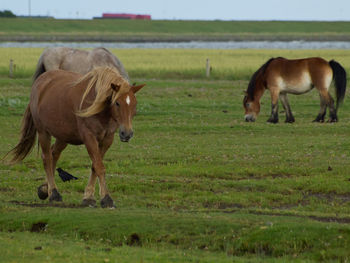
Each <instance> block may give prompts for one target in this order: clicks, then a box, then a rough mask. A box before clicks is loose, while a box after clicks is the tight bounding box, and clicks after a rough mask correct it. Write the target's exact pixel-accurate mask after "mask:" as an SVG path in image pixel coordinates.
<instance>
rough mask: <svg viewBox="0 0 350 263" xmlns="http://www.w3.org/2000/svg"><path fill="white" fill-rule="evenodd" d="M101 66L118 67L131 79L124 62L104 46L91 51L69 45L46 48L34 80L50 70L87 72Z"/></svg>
mask: <svg viewBox="0 0 350 263" xmlns="http://www.w3.org/2000/svg"><path fill="white" fill-rule="evenodd" d="M101 66H106V67H114V68H116V69H117V70H118V71H119V72H120V74H121V75H122V76H123V77H124V79H126V80H127V81H129V76H128V73H127V72H126V70H125V69H124V66H123V64H122V62H121V61H120V60H119V59H118V58H117V57H116V56H115V55H113V54H112V53H111V52H110V51H109V50H108V49H106V48H103V47H98V48H94V49H93V50H90V51H87V50H80V49H74V48H68V47H53V48H46V49H45V50H44V52H43V53H42V54H41V56H40V58H39V61H38V64H37V66H36V70H35V73H34V75H33V81H35V80H36V79H37V78H38V77H39V76H40V75H41V74H42V73H44V72H46V71H49V70H54V69H62V70H66V71H73V72H77V73H80V74H86V73H88V72H89V71H91V70H92V69H93V68H94V67H101Z"/></svg>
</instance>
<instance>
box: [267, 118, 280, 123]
mask: <svg viewBox="0 0 350 263" xmlns="http://www.w3.org/2000/svg"><path fill="white" fill-rule="evenodd" d="M267 122H269V123H274V124H276V123H278V119H277V120H276V119H268V120H267Z"/></svg>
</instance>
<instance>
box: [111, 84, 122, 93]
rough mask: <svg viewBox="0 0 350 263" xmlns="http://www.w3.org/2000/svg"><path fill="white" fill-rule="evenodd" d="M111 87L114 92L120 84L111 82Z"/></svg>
mask: <svg viewBox="0 0 350 263" xmlns="http://www.w3.org/2000/svg"><path fill="white" fill-rule="evenodd" d="M111 88H112V89H113V90H114V91H115V92H118V91H119V89H120V85H116V84H113V83H111Z"/></svg>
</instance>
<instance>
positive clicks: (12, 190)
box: [0, 187, 15, 193]
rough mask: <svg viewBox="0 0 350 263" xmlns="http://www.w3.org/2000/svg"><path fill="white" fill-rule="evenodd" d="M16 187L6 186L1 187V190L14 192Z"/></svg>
mask: <svg viewBox="0 0 350 263" xmlns="http://www.w3.org/2000/svg"><path fill="white" fill-rule="evenodd" d="M14 191H15V189H13V188H5V187H0V192H3V193H6V192H14Z"/></svg>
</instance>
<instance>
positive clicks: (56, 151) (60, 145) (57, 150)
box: [38, 139, 67, 199]
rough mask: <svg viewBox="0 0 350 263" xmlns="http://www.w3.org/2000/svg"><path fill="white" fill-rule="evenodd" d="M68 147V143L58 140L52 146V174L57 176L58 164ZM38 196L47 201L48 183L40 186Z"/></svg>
mask: <svg viewBox="0 0 350 263" xmlns="http://www.w3.org/2000/svg"><path fill="white" fill-rule="evenodd" d="M66 147H67V143H65V142H62V141H60V140H58V139H56V141H55V143H54V144H53V145H52V146H51V154H52V174H53V175H55V169H56V163H57V161H58V159H59V158H60V155H61V152H62V151H63V150H64V149H65V148H66ZM38 196H39V198H40V199H46V198H47V197H48V184H47V182H46V183H44V184H42V185H41V186H39V188H38Z"/></svg>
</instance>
